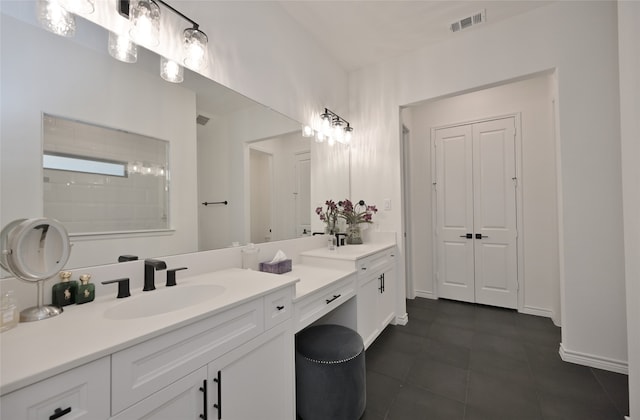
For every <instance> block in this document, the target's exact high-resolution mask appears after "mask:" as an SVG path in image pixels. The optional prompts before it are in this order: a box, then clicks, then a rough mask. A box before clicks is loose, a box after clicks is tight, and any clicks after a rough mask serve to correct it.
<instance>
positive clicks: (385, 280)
mask: <svg viewBox="0 0 640 420" xmlns="http://www.w3.org/2000/svg"><path fill="white" fill-rule="evenodd" d="M395 313H396V268H395V264H394V265H392V266H390V267H389V268H387V269H386V270H385V271H384V272H383V273H382V291H381V292H380V295H379V296H378V322H379V325H380V331H382V330H383V329H384V327H386V326H387V325H388V324H389V323H390V322H391V321H392V320H393V318H394V317H395Z"/></svg>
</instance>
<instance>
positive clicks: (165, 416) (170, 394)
mask: <svg viewBox="0 0 640 420" xmlns="http://www.w3.org/2000/svg"><path fill="white" fill-rule="evenodd" d="M206 383H207V367H206V366H203V367H201V368H200V369H198V370H196V371H195V372H192V373H190V374H189V375H187V376H185V377H183V378H182V379H179V380H177V381H176V382H174V383H172V384H171V385H169V386H167V387H166V388H163V389H162V390H160V391H158V392H156V393H154V394H152V395H151V396H149V397H147V398H145V399H144V400H142V401H140V402H139V403H137V404H135V405H133V406H132V407H129V408H127V409H126V410H124V411H122V412H121V413H120V414H118V415H117V416H115V417H112V418H111V419H110V420H176V419H194V420H197V419H200V418H203V419H204V418H212V417H211V416H210V415H209V416H207V413H206V411H205V410H206V407H207V405H206Z"/></svg>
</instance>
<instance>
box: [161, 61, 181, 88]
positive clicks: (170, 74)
mask: <svg viewBox="0 0 640 420" xmlns="http://www.w3.org/2000/svg"><path fill="white" fill-rule="evenodd" d="M160 76H162V78H163V79H164V80H166V81H167V82H171V83H182V82H183V81H184V67H182V66H181V65H180V64H178V63H176V62H175V61H173V60H171V59H168V58H165V57H160Z"/></svg>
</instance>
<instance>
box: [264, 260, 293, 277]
mask: <svg viewBox="0 0 640 420" xmlns="http://www.w3.org/2000/svg"><path fill="white" fill-rule="evenodd" d="M260 271H264V272H265V273H273V274H282V273H287V272H289V271H291V259H287V260H284V261H278V262H276V263H270V262H261V263H260Z"/></svg>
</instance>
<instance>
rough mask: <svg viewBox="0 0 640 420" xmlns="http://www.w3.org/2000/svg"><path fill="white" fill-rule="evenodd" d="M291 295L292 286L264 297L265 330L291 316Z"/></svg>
mask: <svg viewBox="0 0 640 420" xmlns="http://www.w3.org/2000/svg"><path fill="white" fill-rule="evenodd" d="M292 295H293V293H292V288H291V287H287V288H285V289H283V290H278V291H277V292H273V293H271V294H270V295H267V296H265V297H264V328H265V330H268V329H270V328H271V327H273V326H275V325H277V324H279V323H280V322H282V321H285V320H287V319H289V318H291V312H293V304H292V302H291V299H292Z"/></svg>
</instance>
